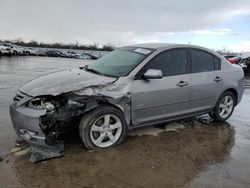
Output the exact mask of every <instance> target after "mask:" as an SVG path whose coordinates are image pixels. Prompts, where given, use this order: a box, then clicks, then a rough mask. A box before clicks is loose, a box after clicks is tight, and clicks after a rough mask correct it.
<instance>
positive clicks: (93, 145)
mask: <svg viewBox="0 0 250 188" xmlns="http://www.w3.org/2000/svg"><path fill="white" fill-rule="evenodd" d="M126 132H127V126H126V121H125V119H124V116H123V113H122V112H121V111H120V110H118V109H116V108H114V107H112V106H100V107H98V108H96V109H94V110H93V111H91V112H90V113H88V114H86V115H84V116H83V117H82V120H81V122H80V126H79V134H80V137H81V140H82V142H83V144H84V146H85V147H86V148H88V149H103V148H109V147H113V146H115V145H118V144H120V143H121V142H122V141H123V140H124V138H125V136H126Z"/></svg>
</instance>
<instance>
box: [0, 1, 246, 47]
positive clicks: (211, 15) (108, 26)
mask: <svg viewBox="0 0 250 188" xmlns="http://www.w3.org/2000/svg"><path fill="white" fill-rule="evenodd" d="M249 9H250V1H249V0H237V1H235V0H220V1H217V0H206V1H197V0H186V1H181V0H176V1H172V0H155V1H151V0H126V1H117V0H105V1H97V0H92V1H88V0H71V1H68V0H53V1H51V0H43V1H34V0H22V1H20V0H1V2H0V38H18V37H22V38H24V39H25V40H31V39H36V40H40V41H49V42H56V41H61V42H75V41H76V40H77V41H79V42H81V43H85V42H88V43H90V42H92V43H93V42H98V43H100V44H105V43H109V42H111V43H116V44H130V43H136V42H141V41H150V42H151V41H154V42H157V41H160V40H162V39H163V38H168V37H172V35H171V34H173V33H181V32H190V31H197V32H198V33H200V34H202V33H203V34H209V35H212V34H215V33H216V32H217V33H220V34H221V35H223V34H230V32H228V31H226V30H224V31H223V30H217V31H216V30H208V29H210V28H211V27H214V26H216V25H218V24H220V23H223V22H225V21H227V20H229V19H231V18H232V17H234V16H239V15H246V14H249Z"/></svg>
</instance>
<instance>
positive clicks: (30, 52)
mask: <svg viewBox="0 0 250 188" xmlns="http://www.w3.org/2000/svg"><path fill="white" fill-rule="evenodd" d="M24 51H25V55H38V52H37V51H36V50H35V49H33V48H25V50H24Z"/></svg>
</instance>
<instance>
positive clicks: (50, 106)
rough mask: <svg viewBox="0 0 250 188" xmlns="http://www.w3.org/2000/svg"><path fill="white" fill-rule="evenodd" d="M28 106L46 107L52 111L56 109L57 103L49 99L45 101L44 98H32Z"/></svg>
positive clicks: (34, 107) (38, 108) (39, 108)
mask: <svg viewBox="0 0 250 188" xmlns="http://www.w3.org/2000/svg"><path fill="white" fill-rule="evenodd" d="M27 107H29V108H33V109H37V110H42V109H46V110H47V112H51V111H54V110H55V105H54V104H52V103H51V102H48V101H46V102H45V99H44V98H34V99H31V100H30V101H29V102H28V104H27Z"/></svg>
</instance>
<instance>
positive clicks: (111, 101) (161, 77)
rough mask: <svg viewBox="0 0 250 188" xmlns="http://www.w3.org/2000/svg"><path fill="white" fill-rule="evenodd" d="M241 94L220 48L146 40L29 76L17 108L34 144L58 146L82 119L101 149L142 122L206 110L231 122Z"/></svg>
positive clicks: (14, 112)
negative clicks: (68, 66)
mask: <svg viewBox="0 0 250 188" xmlns="http://www.w3.org/2000/svg"><path fill="white" fill-rule="evenodd" d="M242 94H243V71H242V69H241V68H240V67H239V66H237V65H233V64H230V63H229V62H228V61H227V60H226V59H224V58H223V57H222V56H220V55H219V54H217V53H216V52H214V51H211V50H209V49H206V48H203V47H199V46H194V45H181V44H140V45H132V46H126V47H122V48H119V49H117V50H114V51H113V52H111V53H109V54H107V55H105V56H104V57H102V58H100V59H99V60H97V61H96V62H92V63H91V64H90V65H86V66H84V67H79V68H76V69H68V70H64V71H60V72H55V73H51V74H48V75H45V76H42V77H40V78H37V79H34V80H32V81H30V82H28V83H26V84H25V85H24V86H22V87H21V88H20V89H18V91H17V94H16V96H15V97H14V99H13V103H12V104H11V106H10V115H11V119H12V122H13V126H14V128H15V130H16V133H17V134H18V135H19V136H21V137H22V138H23V139H25V140H27V141H28V142H29V143H31V145H32V146H37V147H43V148H48V149H51V148H53V147H57V146H58V143H62V141H63V140H64V136H65V135H67V134H69V132H70V131H72V129H73V127H74V125H76V128H77V131H78V133H79V136H80V138H81V140H82V143H83V145H84V146H85V147H86V148H87V149H102V148H109V147H112V146H115V145H118V144H120V143H121V142H122V141H123V140H124V138H125V136H126V133H127V131H128V130H131V129H134V128H137V127H142V126H148V125H153V124H159V123H165V122H169V121H173V120H178V119H184V118H188V117H193V116H197V115H202V114H205V113H209V114H210V116H211V117H212V118H213V119H214V120H216V121H226V120H227V119H228V118H229V117H230V116H231V114H232V113H233V111H234V107H235V106H236V105H237V104H238V103H239V102H240V100H241V98H242ZM59 148H60V147H59ZM60 149H61V150H62V148H60Z"/></svg>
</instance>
